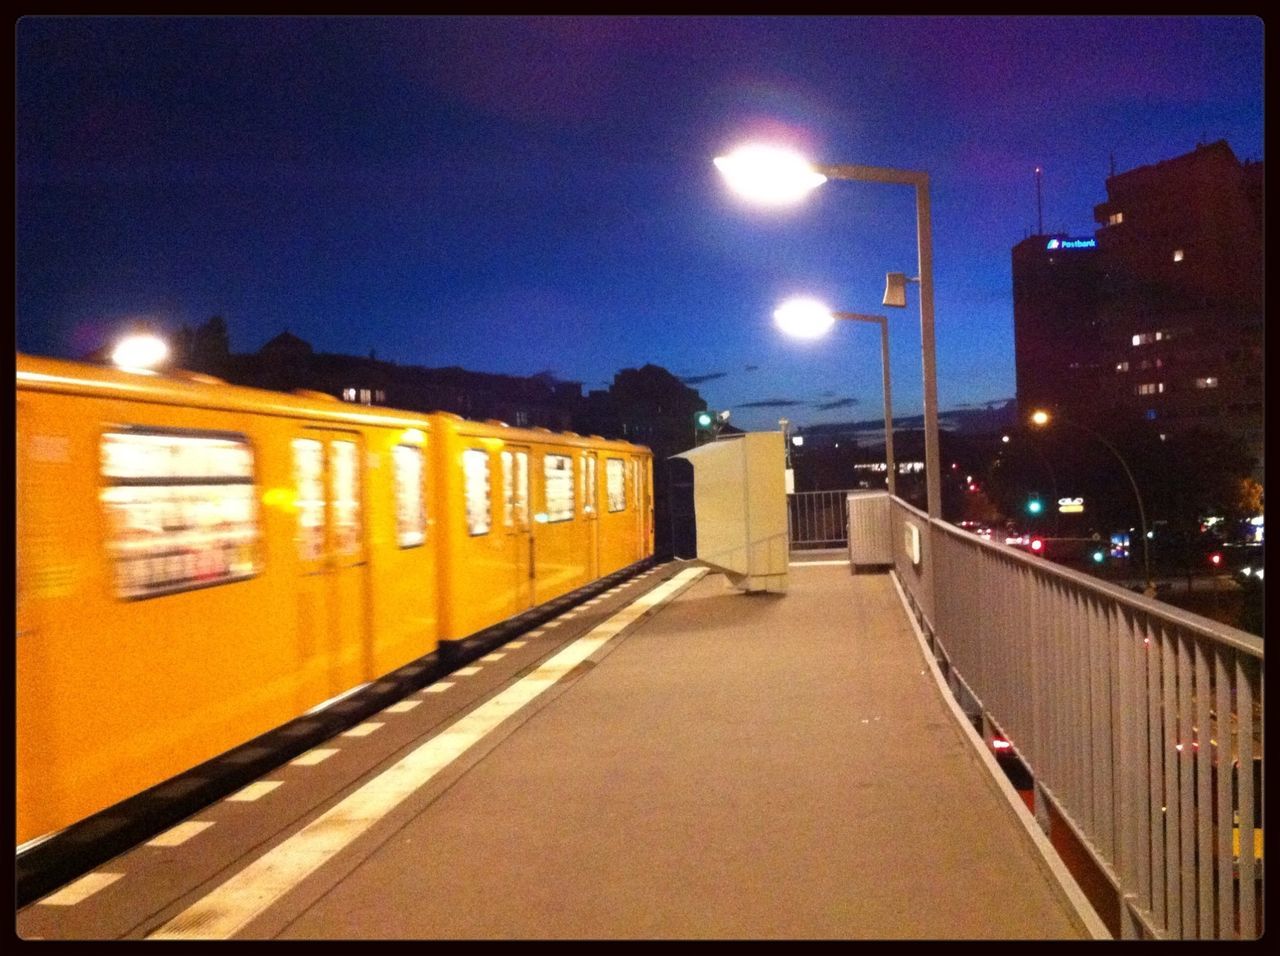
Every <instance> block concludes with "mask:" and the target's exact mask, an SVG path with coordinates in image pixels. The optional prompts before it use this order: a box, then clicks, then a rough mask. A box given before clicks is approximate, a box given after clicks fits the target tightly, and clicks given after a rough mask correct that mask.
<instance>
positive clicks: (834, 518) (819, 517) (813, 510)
mask: <svg viewBox="0 0 1280 956" xmlns="http://www.w3.org/2000/svg"><path fill="white" fill-rule="evenodd" d="M848 494H849V492H847V491H798V492H795V493H794V494H790V495H787V540H788V541H789V542H790V546H791V548H792V549H793V550H804V549H806V548H843V547H845V546H846V545H847V544H848V543H849V511H848V506H847V504H846V498H847V497H848Z"/></svg>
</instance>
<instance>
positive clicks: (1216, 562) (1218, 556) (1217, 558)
mask: <svg viewBox="0 0 1280 956" xmlns="http://www.w3.org/2000/svg"><path fill="white" fill-rule="evenodd" d="M1209 563H1210V564H1212V565H1213V566H1214V567H1215V568H1216V567H1220V566H1221V565H1222V552H1221V551H1215V552H1213V554H1211V555H1209Z"/></svg>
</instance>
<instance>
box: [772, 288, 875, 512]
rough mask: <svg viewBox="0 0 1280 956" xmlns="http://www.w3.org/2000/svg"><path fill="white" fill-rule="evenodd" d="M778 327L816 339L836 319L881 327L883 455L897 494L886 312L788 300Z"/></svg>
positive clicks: (777, 318)
mask: <svg viewBox="0 0 1280 956" xmlns="http://www.w3.org/2000/svg"><path fill="white" fill-rule="evenodd" d="M773 318H774V321H775V322H777V323H778V327H779V328H780V329H782V331H784V332H786V333H787V334H788V335H794V336H797V337H799V338H816V337H818V336H819V335H822V334H824V333H825V332H826V331H827V330H828V329H830V328H831V326H832V325H834V324H835V320H836V319H845V320H847V321H850V322H870V323H871V324H873V325H878V326H880V364H881V368H882V369H883V373H884V458H885V468H886V469H887V471H888V474H889V477H888V487H889V494H891V495H896V494H897V484H896V482H895V480H894V479H895V477H896V475H897V472H898V469H897V465H896V464H895V463H894V458H893V401H892V398H891V397H890V389H889V320H888V319H887V318H885V317H884V316H883V315H861V314H859V313H857V312H832V311H831V310H830V309H828V308H827V307H826V306H825V305H823V304H822V303H821V302H818V301H816V300H814V299H789V300H787V301H786V302H784V303H782V305H780V306H778V308H777V310H776V311H775V312H774V313H773Z"/></svg>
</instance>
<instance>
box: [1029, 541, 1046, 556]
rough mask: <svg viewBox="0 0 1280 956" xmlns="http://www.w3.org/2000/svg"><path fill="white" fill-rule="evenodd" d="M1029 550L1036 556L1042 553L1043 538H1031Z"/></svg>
mask: <svg viewBox="0 0 1280 956" xmlns="http://www.w3.org/2000/svg"><path fill="white" fill-rule="evenodd" d="M1031 550H1032V551H1034V552H1035V553H1036V554H1039V553H1040V552H1042V551H1043V550H1044V538H1032V539H1031Z"/></svg>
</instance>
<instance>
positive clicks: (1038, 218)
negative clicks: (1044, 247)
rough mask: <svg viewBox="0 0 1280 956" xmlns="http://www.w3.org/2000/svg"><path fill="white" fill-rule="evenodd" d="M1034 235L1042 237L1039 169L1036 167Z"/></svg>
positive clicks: (1042, 216) (1042, 217)
mask: <svg viewBox="0 0 1280 956" xmlns="http://www.w3.org/2000/svg"><path fill="white" fill-rule="evenodd" d="M1036 229H1037V230H1038V232H1037V233H1036V235H1038V236H1043V235H1044V206H1043V204H1042V202H1041V200H1040V167H1039V166H1037V167H1036Z"/></svg>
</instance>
